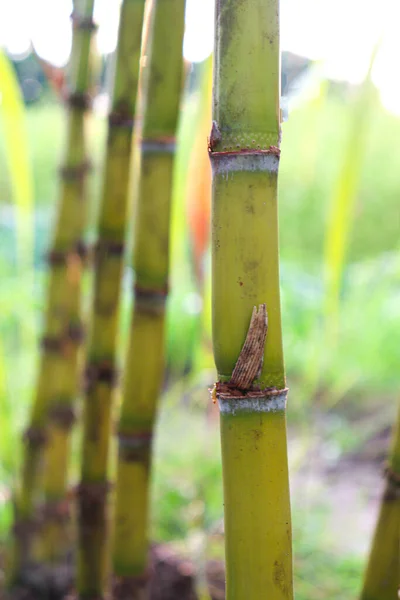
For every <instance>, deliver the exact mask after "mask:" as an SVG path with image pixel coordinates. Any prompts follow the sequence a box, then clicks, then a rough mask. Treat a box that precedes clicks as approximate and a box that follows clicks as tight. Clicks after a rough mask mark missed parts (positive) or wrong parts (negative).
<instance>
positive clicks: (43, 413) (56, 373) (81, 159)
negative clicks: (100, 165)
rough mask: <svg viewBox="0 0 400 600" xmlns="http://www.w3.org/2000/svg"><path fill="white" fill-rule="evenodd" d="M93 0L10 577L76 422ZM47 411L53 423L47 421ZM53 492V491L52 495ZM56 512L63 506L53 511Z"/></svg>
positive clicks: (58, 476)
mask: <svg viewBox="0 0 400 600" xmlns="http://www.w3.org/2000/svg"><path fill="white" fill-rule="evenodd" d="M93 5H94V0H85V1H83V0H82V1H81V2H80V3H79V9H80V10H79V12H78V3H75V6H74V12H73V14H72V21H73V29H74V32H73V45H72V53H71V59H70V65H69V77H68V89H67V107H68V123H67V140H66V149H65V156H64V165H63V167H62V168H61V169H60V178H61V182H60V200H59V209H58V218H57V223H56V228H55V235H54V238H53V243H52V249H51V251H50V252H49V256H48V262H49V269H50V274H49V288H48V298H47V308H46V312H45V318H44V335H43V337H42V340H41V347H42V355H41V360H40V365H39V375H38V383H37V387H36V395H35V398H34V402H33V408H32V412H31V416H30V421H29V426H28V428H27V430H26V432H25V435H24V442H25V443H24V455H23V464H22V478H21V484H20V488H19V490H18V492H17V498H16V522H15V526H14V533H15V544H14V549H13V550H14V551H13V565H12V579H13V580H16V579H18V577H19V576H20V575H21V572H22V569H23V568H24V567H25V566H26V565H27V564H28V563H30V562H31V561H32V559H33V547H32V541H33V539H34V537H35V536H34V535H33V534H34V533H35V529H36V527H37V518H36V517H37V515H36V511H37V501H38V496H39V486H40V479H41V477H40V471H41V469H40V467H41V464H42V458H43V454H44V448H45V446H46V445H47V446H50V447H51V448H52V450H51V452H52V456H53V458H54V461H50V464H49V467H48V469H47V471H48V472H49V470H51V473H52V478H53V479H52V481H49V479H48V480H47V484H46V491H47V499H48V500H51V499H53V498H54V499H57V500H58V497H59V496H58V490H59V489H60V488H61V487H62V488H63V489H65V476H66V475H65V473H66V464H64V462H63V461H62V456H63V450H61V448H62V447H63V446H64V445H65V444H67V443H68V442H67V439H69V436H68V433H67V432H68V430H69V428H70V427H71V425H72V422H73V411H72V407H71V401H72V399H73V398H74V396H75V394H76V385H77V356H78V349H79V346H80V343H81V341H82V337H83V330H82V325H81V320H80V314H79V313H80V311H79V302H80V281H81V271H82V263H83V259H84V258H85V246H84V243H83V233H84V226H85V218H84V215H85V212H86V179H87V173H88V169H89V162H88V158H87V149H86V130H85V115H86V112H87V110H88V108H89V107H90V97H89V94H88V88H89V85H90V45H91V37H92V32H93V30H94V28H95V27H94V23H93V20H92V15H93ZM49 417H50V419H51V423H52V427H51V428H50V432H49V429H48V427H47V425H48V420H49ZM53 492H54V495H53ZM55 512H56V513H58V511H57V510H56V511H55Z"/></svg>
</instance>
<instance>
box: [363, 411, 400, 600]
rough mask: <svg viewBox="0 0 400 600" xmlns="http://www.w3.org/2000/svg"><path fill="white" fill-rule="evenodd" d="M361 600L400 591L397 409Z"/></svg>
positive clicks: (386, 599)
mask: <svg viewBox="0 0 400 600" xmlns="http://www.w3.org/2000/svg"><path fill="white" fill-rule="evenodd" d="M385 478H386V481H385V488H384V492H383V495H382V500H381V505H380V509H379V515H378V520H377V524H376V527H375V533H374V537H373V541H372V546H371V551H370V555H369V559H368V564H367V568H366V571H365V576H364V583H363V589H362V592H361V597H360V598H361V600H397V598H398V590H399V589H400V407H399V413H398V419H397V425H396V427H395V428H394V430H393V443H392V447H391V451H390V454H389V460H388V463H387V468H386V472H385Z"/></svg>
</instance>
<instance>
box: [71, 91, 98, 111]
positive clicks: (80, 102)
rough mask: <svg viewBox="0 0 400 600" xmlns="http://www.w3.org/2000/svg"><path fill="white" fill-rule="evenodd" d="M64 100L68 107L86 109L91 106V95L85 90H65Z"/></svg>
mask: <svg viewBox="0 0 400 600" xmlns="http://www.w3.org/2000/svg"><path fill="white" fill-rule="evenodd" d="M65 102H66V104H67V106H68V107H69V108H73V109H75V110H82V111H86V110H89V109H90V108H91V107H92V97H91V95H90V94H89V93H87V92H79V91H77V90H76V91H74V92H67V93H66V94H65Z"/></svg>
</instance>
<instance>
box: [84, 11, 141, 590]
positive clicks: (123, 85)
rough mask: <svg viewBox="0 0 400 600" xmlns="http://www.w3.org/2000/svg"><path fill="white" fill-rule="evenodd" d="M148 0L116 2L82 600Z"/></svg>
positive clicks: (96, 573)
mask: <svg viewBox="0 0 400 600" xmlns="http://www.w3.org/2000/svg"><path fill="white" fill-rule="evenodd" d="M144 8H145V0H139V1H138V0H124V1H123V3H122V7H121V16H120V26H119V35H118V46H117V52H116V63H115V72H114V89H113V94H112V100H111V109H110V113H109V117H108V123H109V124H108V138H107V150H106V158H105V166H104V181H103V191H102V198H101V206H100V216H99V226H98V241H97V245H96V253H95V268H94V294H93V305H92V323H91V333H90V339H89V343H88V350H87V364H86V389H85V394H84V414H83V446H82V463H81V479H80V485H79V487H78V529H79V544H78V578H77V588H78V593H79V598H92V597H95V598H101V597H103V594H104V593H105V590H106V586H107V575H108V564H107V558H108V557H107V554H108V549H109V544H108V540H109V532H108V526H107V525H108V514H107V513H108V502H107V492H108V490H109V485H108V481H107V476H108V469H109V446H110V436H111V415H112V404H113V398H114V396H115V393H114V392H115V389H114V388H115V383H116V379H117V355H116V353H117V333H118V317H119V307H120V296H121V283H122V275H123V259H124V249H125V245H124V240H125V231H126V221H127V213H128V197H129V177H130V165H131V158H132V139H133V135H132V134H133V128H134V115H135V107H136V97H137V88H138V79H139V63H140V51H141V44H142V29H143V16H144Z"/></svg>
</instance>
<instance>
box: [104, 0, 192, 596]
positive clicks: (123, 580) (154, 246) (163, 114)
mask: <svg viewBox="0 0 400 600" xmlns="http://www.w3.org/2000/svg"><path fill="white" fill-rule="evenodd" d="M153 11H154V12H153V29H152V37H151V49H150V52H149V60H150V62H149V67H148V73H147V79H146V84H145V88H146V89H145V97H146V98H147V102H146V106H145V107H144V116H143V130H142V135H143V139H142V142H141V167H140V174H139V182H138V197H137V205H136V222H135V225H136V229H135V242H134V252H133V264H134V269H135V273H136V282H135V290H134V294H135V302H134V310H133V315H132V321H131V328H132V329H131V338H130V344H129V350H128V356H127V361H126V365H125V385H124V393H123V405H122V411H121V417H120V424H119V431H118V441H119V453H118V471H117V486H116V516H115V539H114V548H113V566H114V574H115V576H116V587H115V597H116V598H117V597H118V598H122V597H124V594H125V593H128V594H129V598H131V599H136V598H139V597H141V596H140V594H141V593H142V591H143V584H144V582H145V580H146V569H147V554H148V540H147V530H148V511H149V476H150V462H151V442H152V436H153V427H154V421H155V417H156V412H157V401H158V396H159V394H160V389H161V385H162V380H163V371H164V341H165V340H164V334H165V304H166V298H167V293H168V273H169V264H168V263H169V245H170V244H169V237H170V236H169V229H170V207H171V195H172V180H173V167H174V154H175V132H176V128H177V121H178V114H179V105H180V96H181V88H182V72H183V60H182V40H183V32H184V12H185V0H155V2H154V5H153Z"/></svg>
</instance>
